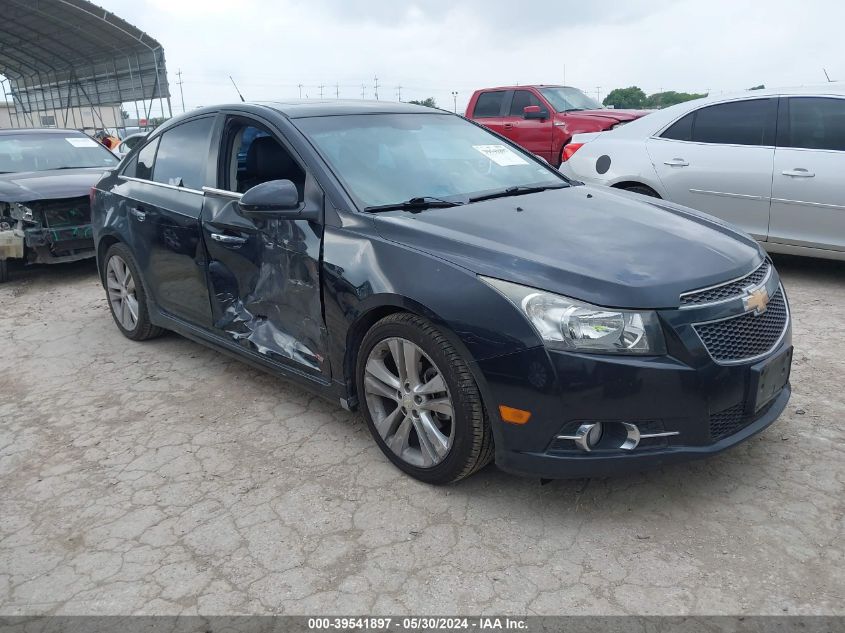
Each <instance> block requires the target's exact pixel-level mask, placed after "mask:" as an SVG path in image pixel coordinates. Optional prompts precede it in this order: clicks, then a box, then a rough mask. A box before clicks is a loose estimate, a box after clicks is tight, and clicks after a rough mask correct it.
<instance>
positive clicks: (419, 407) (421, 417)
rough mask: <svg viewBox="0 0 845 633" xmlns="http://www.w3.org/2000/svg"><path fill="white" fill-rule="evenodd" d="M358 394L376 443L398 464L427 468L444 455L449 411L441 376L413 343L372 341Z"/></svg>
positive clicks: (451, 429) (449, 437)
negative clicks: (362, 395) (376, 435)
mask: <svg viewBox="0 0 845 633" xmlns="http://www.w3.org/2000/svg"><path fill="white" fill-rule="evenodd" d="M364 391H365V397H366V401H367V407H368V408H369V411H370V415H371V417H372V420H373V424H374V425H375V428H376V430H377V431H378V433H379V435H380V436H381V439H382V440H383V441H384V443H385V444H386V445H387V446H388V448H390V450H391V451H393V453H394V454H395V455H397V456H398V457H399V458H400V459H401V460H402V461H404V462H406V463H408V464H411V465H412V466H416V467H418V468H432V467H434V466H436V465H437V464H439V463H440V462H442V461H443V460H444V459H445V458H446V456H447V455H448V454H449V450H450V449H451V448H452V443H453V441H454V436H455V424H454V415H455V414H454V406H453V404H452V398H451V396H450V394H449V389H448V387H447V386H446V382H445V381H444V379H443V374H442V373H441V372H440V370H439V369H438V367H437V365H435V364H434V362H433V361H432V360H431V358H429V356H428V355H427V354H426V353H425V352H423V350H422V349H421V348H420V347H419V346H418V345H416V344H415V343H413V342H411V341H409V340H407V339H404V338H398V337H392V338H386V339H384V340H382V341H380V342H378V343H377V344H376V345H375V346H374V347H373V349H372V350H371V351H370V354H369V356H368V357H367V364H366V366H365V373H364Z"/></svg>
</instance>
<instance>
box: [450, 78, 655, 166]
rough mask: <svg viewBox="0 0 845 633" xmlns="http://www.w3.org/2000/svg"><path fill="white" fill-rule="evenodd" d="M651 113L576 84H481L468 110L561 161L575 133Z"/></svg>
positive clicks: (517, 140)
mask: <svg viewBox="0 0 845 633" xmlns="http://www.w3.org/2000/svg"><path fill="white" fill-rule="evenodd" d="M646 114H648V110H614V109H609V108H603V107H602V106H601V105H600V104H599V103H598V101H596V100H594V99H593V98H592V97H588V96H587V95H585V94H584V93H583V92H581V91H580V90H578V88H572V87H571V86H502V87H499V88H484V89H483V90H476V91H475V92H474V93H473V95H472V97H471V98H470V100H469V104H467V110H466V116H467V118H469V119H472V120H473V121H476V122H477V123H481V124H482V125H483V126H484V127H487V128H489V129H491V130H492V131H494V132H496V133H497V134H501V135H502V136H505V137H507V138H509V139H511V140H512V141H513V142H514V143H516V144H518V145H520V146H521V147H523V148H525V149H527V150H528V151H529V152H533V153H534V154H536V155H537V156H540V157H541V158H543V159H545V160H547V161H548V162H549V163H551V164H552V165H554V166H555V167H558V166H559V165H560V164H561V162H563V161H564V159H565V157H564V148H565V147H566V144H567V143H569V141H570V140H572V135H573V134H580V133H585V132H603V131H604V130H612V129H613V128H615V127H618V126H620V125H624V124H625V123H628V122H629V121H633V120H634V119H639V118H640V117H642V116H644V115H646Z"/></svg>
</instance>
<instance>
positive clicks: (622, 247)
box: [375, 186, 763, 308]
mask: <svg viewBox="0 0 845 633" xmlns="http://www.w3.org/2000/svg"><path fill="white" fill-rule="evenodd" d="M375 221H376V227H377V230H378V231H379V233H380V235H381V236H382V237H383V238H385V239H388V240H392V241H395V242H398V243H402V244H405V245H407V246H409V247H412V248H415V249H418V250H421V251H424V252H427V253H430V254H432V255H435V256H437V257H440V258H442V259H444V260H447V261H449V262H452V263H454V264H456V265H459V266H462V267H464V268H467V269H469V270H471V271H473V272H475V273H477V274H481V275H487V276H490V277H496V278H498V279H504V280H507V281H512V282H515V283H520V284H524V285H527V286H532V287H535V288H541V289H544V290H548V291H550V292H556V293H559V294H563V295H566V296H569V297H573V298H576V299H580V300H582V301H587V302H589V303H593V304H597V305H602V306H607V307H622V308H671V307H677V306H678V305H679V297H680V295H681V293H683V292H685V291H688V290H693V289H697V288H702V287H705V286H709V285H713V284H717V283H720V282H723V281H727V280H729V279H734V278H736V277H740V276H742V275H744V274H746V273H748V272H750V271H751V270H752V269H753V268H755V267H756V266H757V265H758V264H759V263H760V262H761V261H762V258H763V254H762V250H761V249H760V247H759V246H758V244H757V243H756V242H755V241H754V240H753V239H752V238H751V237H749V236H747V235H745V234H744V233H741V232H739V231H737V230H736V229H733V228H730V227H729V226H727V225H725V224H723V223H722V222H720V221H719V220H716V219H715V218H712V217H711V216H707V215H705V214H701V213H698V212H696V211H693V210H691V209H686V208H685V207H680V206H678V205H674V204H672V203H667V202H665V201H662V200H653V201H652V200H650V199H647V198H644V197H642V196H639V195H637V194H632V193H628V192H623V191H619V192H617V191H615V190H612V189H608V188H604V187H596V188H593V187H589V186H573V187H568V188H565V189H558V190H549V191H544V192H541V193H536V194H530V195H523V196H514V197H509V198H498V199H494V200H487V201H483V202H477V203H473V204H468V205H466V206H459V207H450V208H445V209H429V210H425V211H422V212H419V213H409V212H407V211H395V212H394V211H391V212H387V213H380V214H379V215H377V216H376V219H375Z"/></svg>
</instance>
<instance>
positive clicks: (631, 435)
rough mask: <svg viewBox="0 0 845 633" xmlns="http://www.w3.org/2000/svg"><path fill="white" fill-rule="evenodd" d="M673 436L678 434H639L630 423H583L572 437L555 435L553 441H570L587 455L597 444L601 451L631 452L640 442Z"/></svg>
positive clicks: (676, 432) (663, 432)
mask: <svg viewBox="0 0 845 633" xmlns="http://www.w3.org/2000/svg"><path fill="white" fill-rule="evenodd" d="M674 435H679V432H678V431H660V432H657V433H641V432H640V429H639V428H638V427H637V425H636V424H633V423H632V422H605V423H602V422H584V423H583V424H581V426H579V427H578V430H577V431H576V432H575V434H574V435H557V436H555V439H558V440H570V441H572V442H574V443H575V446H577V447H578V448H580V449H581V450H582V451H585V452H587V453H589V452H591V451H592V450H594V449H596V448H598V447H599V444H601V449H602V450H623V451H632V450H634V449H635V448H637V446H638V445H639V443H640V440H645V439H651V438H658V437H671V436H674Z"/></svg>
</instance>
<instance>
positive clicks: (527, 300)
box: [480, 277, 666, 354]
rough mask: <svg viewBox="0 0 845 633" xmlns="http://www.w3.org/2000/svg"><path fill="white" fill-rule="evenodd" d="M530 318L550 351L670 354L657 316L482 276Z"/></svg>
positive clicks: (649, 311) (647, 312) (652, 313)
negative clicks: (592, 302) (577, 299)
mask: <svg viewBox="0 0 845 633" xmlns="http://www.w3.org/2000/svg"><path fill="white" fill-rule="evenodd" d="M480 279H481V280H482V281H484V282H485V283H487V284H489V285H490V286H492V287H493V288H495V289H496V290H498V291H499V292H500V293H501V294H503V295H504V296H505V297H506V298H507V299H508V300H509V301H510V302H511V303H513V304H514V305H515V306H516V307H517V308H519V310H520V311H521V312H522V313H523V314H524V315H525V316H526V317H528V320H529V321H530V322H531V324H532V325H533V326H534V329H536V330H537V333H538V334H539V335H540V338H542V339H543V342H544V343H545V344H546V346H548V347H552V348H555V349H564V350H570V351H579V352H594V353H599V354H664V353H665V352H666V346H665V344H664V342H663V333H662V330H661V329H660V323H659V322H658V319H657V314H656V313H655V312H653V311H651V310H648V311H631V310H617V309H615V308H601V307H599V306H594V305H590V304H589V303H583V302H581V301H576V300H575V299H570V298H568V297H563V296H561V295H556V294H552V293H550V292H544V291H542V290H537V289H535V288H529V287H527V286H520V285H518V284H513V283H510V282H508V281H501V280H499V279H492V278H490V277H480Z"/></svg>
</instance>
